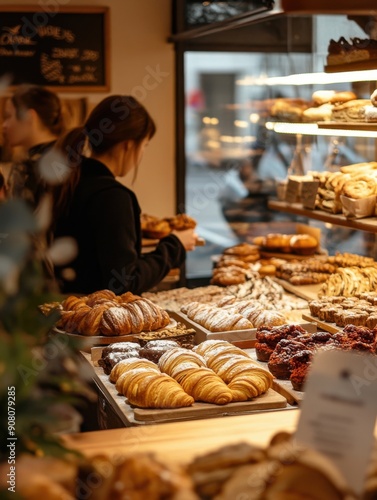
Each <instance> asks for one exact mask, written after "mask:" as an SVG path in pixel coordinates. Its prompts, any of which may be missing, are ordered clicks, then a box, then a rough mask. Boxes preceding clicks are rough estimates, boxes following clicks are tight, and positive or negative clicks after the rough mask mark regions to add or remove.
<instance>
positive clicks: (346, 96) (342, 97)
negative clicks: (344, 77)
mask: <svg viewBox="0 0 377 500" xmlns="http://www.w3.org/2000/svg"><path fill="white" fill-rule="evenodd" d="M355 99H357V95H356V94H355V93H354V92H351V91H344V92H335V94H334V95H333V97H332V98H331V99H330V102H331V103H332V104H335V103H337V102H339V103H343V102H348V101H353V100H355Z"/></svg>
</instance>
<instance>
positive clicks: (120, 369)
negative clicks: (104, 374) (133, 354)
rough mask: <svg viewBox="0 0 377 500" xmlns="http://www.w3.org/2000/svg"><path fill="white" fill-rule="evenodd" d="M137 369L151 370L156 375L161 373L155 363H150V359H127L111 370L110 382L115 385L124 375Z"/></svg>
mask: <svg viewBox="0 0 377 500" xmlns="http://www.w3.org/2000/svg"><path fill="white" fill-rule="evenodd" d="M137 368H148V369H149V370H152V371H153V370H154V371H155V372H156V373H159V372H160V370H159V368H158V366H157V365H156V364H155V363H153V361H149V359H140V358H127V359H122V361H119V363H117V364H116V365H115V366H114V368H113V369H112V370H111V372H110V375H109V379H110V382H113V383H115V382H116V381H117V380H118V379H119V377H120V376H121V375H122V374H123V373H125V372H127V371H128V370H133V369H137Z"/></svg>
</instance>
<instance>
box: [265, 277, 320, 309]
mask: <svg viewBox="0 0 377 500" xmlns="http://www.w3.org/2000/svg"><path fill="white" fill-rule="evenodd" d="M273 280H274V281H276V283H279V285H280V286H282V287H283V288H284V290H287V292H290V293H293V294H294V295H297V297H301V298H302V299H305V300H309V301H310V300H316V299H318V292H319V291H320V289H321V286H322V283H318V284H315V285H300V286H297V285H292V283H289V281H286V280H282V279H280V278H276V277H274V278H273ZM304 319H305V318H304Z"/></svg>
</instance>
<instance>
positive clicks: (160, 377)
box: [110, 359, 194, 408]
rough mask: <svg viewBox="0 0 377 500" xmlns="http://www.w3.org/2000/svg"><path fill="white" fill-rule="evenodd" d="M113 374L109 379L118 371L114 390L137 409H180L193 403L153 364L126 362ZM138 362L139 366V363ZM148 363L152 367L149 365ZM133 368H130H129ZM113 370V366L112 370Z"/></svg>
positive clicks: (138, 361) (136, 361)
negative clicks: (137, 407) (119, 373)
mask: <svg viewBox="0 0 377 500" xmlns="http://www.w3.org/2000/svg"><path fill="white" fill-rule="evenodd" d="M126 361H129V363H128V366H127V367H126V364H123V367H122V368H118V370H117V372H114V373H113V374H112V373H111V374H110V376H112V377H113V378H115V377H116V376H117V375H118V372H119V371H122V373H121V375H120V376H119V377H118V378H117V380H116V383H115V387H116V389H117V391H118V392H119V393H120V394H123V395H124V396H126V398H127V399H128V401H129V403H130V404H132V405H135V406H139V407H140V408H182V407H185V406H191V405H192V404H193V402H194V398H192V397H191V396H190V395H189V394H187V393H186V392H185V391H184V390H183V389H182V387H181V386H180V385H179V384H178V382H177V381H175V380H174V379H173V378H172V377H170V376H169V375H167V374H166V373H161V372H160V370H159V369H158V367H157V365H155V364H154V363H152V362H151V361H148V360H139V359H135V360H131V359H129V360H126ZM140 362H141V363H140ZM150 364H152V365H153V366H150ZM132 366H134V368H132ZM115 368H117V365H116V366H115V367H114V368H113V370H114V369H115Z"/></svg>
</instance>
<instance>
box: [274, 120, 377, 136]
mask: <svg viewBox="0 0 377 500" xmlns="http://www.w3.org/2000/svg"><path fill="white" fill-rule="evenodd" d="M266 128H267V129H268V130H274V131H275V132H277V133H278V134H295V135H296V134H303V135H325V136H330V137H333V136H339V137H377V130H376V131H374V130H345V129H335V128H320V127H318V125H317V124H316V123H285V122H266Z"/></svg>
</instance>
